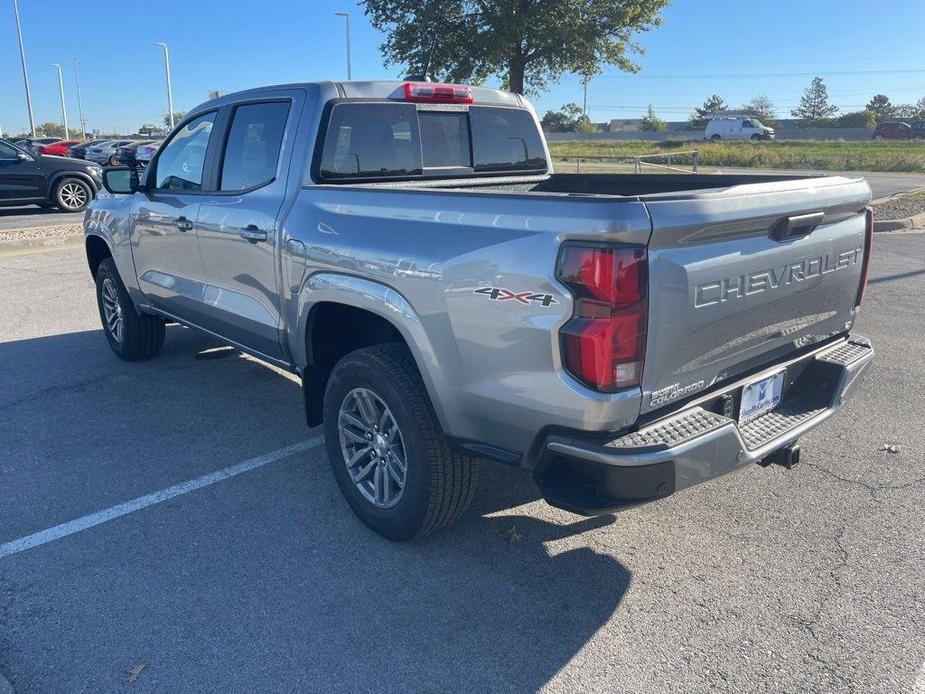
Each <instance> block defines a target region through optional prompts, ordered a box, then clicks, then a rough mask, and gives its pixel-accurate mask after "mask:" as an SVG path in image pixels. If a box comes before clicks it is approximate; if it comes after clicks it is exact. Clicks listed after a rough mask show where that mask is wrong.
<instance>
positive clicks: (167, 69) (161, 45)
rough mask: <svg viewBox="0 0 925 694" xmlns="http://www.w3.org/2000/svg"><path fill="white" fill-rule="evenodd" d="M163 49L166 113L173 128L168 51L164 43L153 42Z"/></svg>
mask: <svg viewBox="0 0 925 694" xmlns="http://www.w3.org/2000/svg"><path fill="white" fill-rule="evenodd" d="M154 45H155V46H160V47H161V48H163V49H164V72H165V73H167V115H168V118H169V121H170V129H171V130H173V89H172V88H171V86H170V51H169V50H168V49H167V44H166V43H155V44H154Z"/></svg>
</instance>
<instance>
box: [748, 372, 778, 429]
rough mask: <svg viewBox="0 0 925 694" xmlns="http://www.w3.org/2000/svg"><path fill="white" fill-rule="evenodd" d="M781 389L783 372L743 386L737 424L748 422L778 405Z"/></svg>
mask: <svg viewBox="0 0 925 694" xmlns="http://www.w3.org/2000/svg"><path fill="white" fill-rule="evenodd" d="M783 389H784V372H783V371H780V372H778V373H776V374H774V375H773V376H768V377H767V378H763V379H761V380H760V381H755V382H754V383H749V384H748V385H747V386H745V388H743V389H742V404H741V405H740V406H739V424H745V423H746V422H750V421H751V420H753V419H754V418H755V417H760V416H761V415H763V414H765V413H767V412H770V411H771V410H773V409H774V408H775V407H777V406H778V405H780V396H781V391H782V390H783Z"/></svg>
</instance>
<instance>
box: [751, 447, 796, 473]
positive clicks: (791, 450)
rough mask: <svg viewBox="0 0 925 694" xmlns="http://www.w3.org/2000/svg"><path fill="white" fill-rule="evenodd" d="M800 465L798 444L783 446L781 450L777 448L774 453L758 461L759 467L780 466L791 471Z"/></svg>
mask: <svg viewBox="0 0 925 694" xmlns="http://www.w3.org/2000/svg"><path fill="white" fill-rule="evenodd" d="M799 463H800V444H798V443H791V444H790V445H789V446H784V447H783V448H778V449H777V450H776V451H774V452H773V453H771V455H769V456H768V457H767V458H764V459H762V460H761V461H759V463H758V464H759V465H761V467H767V466H768V465H772V464H773V465H780V466H781V467H785V468H787V469H788V470H792V469H793V468H795V467H796V466H797V465H799Z"/></svg>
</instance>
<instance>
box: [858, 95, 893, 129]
mask: <svg viewBox="0 0 925 694" xmlns="http://www.w3.org/2000/svg"><path fill="white" fill-rule="evenodd" d="M864 108H865V110H867V111H870V112H871V113H873V114H874V116H876V118H877V122H878V123H880V122H881V121H885V120H887V119H889V118H891V117H892V115H893V111H894V108H893V104H891V103H890V97H888V96H887V95H886V94H874V96H873V98H872V99H871V100H870V101H869V102H867V106H865V107H864Z"/></svg>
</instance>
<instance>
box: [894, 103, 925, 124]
mask: <svg viewBox="0 0 925 694" xmlns="http://www.w3.org/2000/svg"><path fill="white" fill-rule="evenodd" d="M891 115H892V117H893V118H899V119H900V120H904V121H917V120H925V98H922V99H919V101H918V103H915V104H900V105H899V106H896V107H894V108H893V113H892V114H891Z"/></svg>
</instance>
